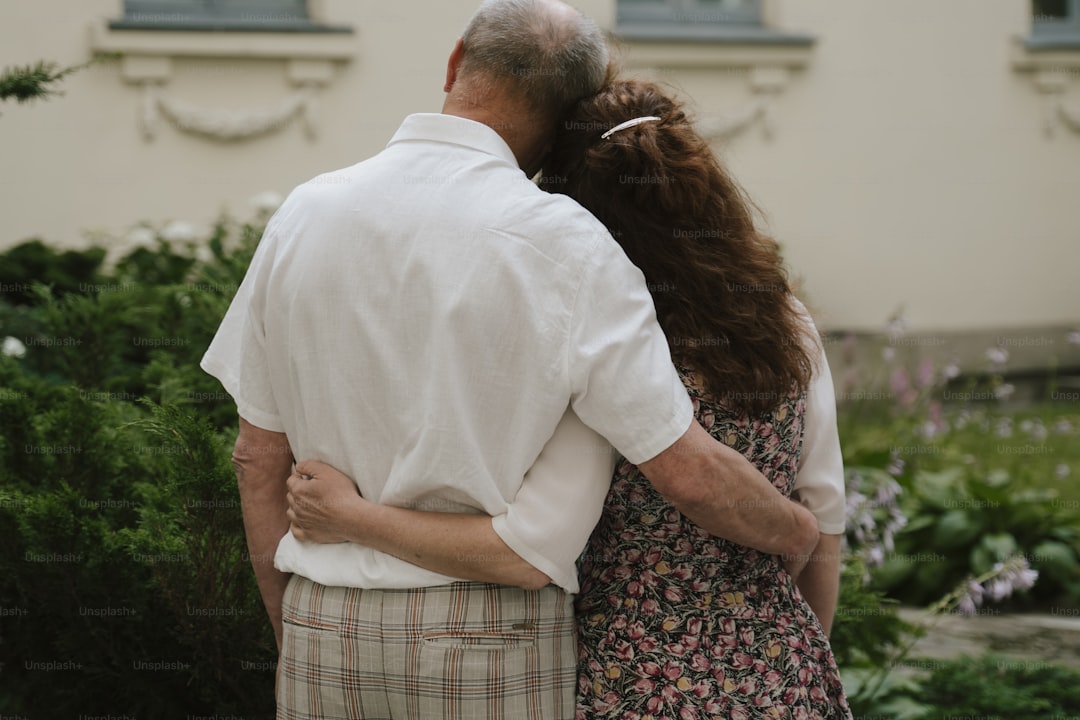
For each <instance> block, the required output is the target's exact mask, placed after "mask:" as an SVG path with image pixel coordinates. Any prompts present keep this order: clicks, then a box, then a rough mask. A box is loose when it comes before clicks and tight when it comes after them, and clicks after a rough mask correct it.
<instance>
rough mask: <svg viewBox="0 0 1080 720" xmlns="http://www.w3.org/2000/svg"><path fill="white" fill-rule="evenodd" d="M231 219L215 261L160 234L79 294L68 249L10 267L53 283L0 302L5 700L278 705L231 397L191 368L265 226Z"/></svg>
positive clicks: (109, 705)
mask: <svg viewBox="0 0 1080 720" xmlns="http://www.w3.org/2000/svg"><path fill="white" fill-rule="evenodd" d="M241 234H242V236H243V238H244V239H245V241H244V242H243V244H242V245H241V247H240V249H239V250H238V251H236V252H234V253H231V254H230V255H229V256H228V257H226V254H225V252H224V250H223V241H224V240H225V238H226V235H227V232H226V226H225V224H224V223H223V224H222V225H221V226H220V227H219V229H218V231H217V233H216V235H215V248H216V249H215V253H216V255H215V259H214V260H213V261H211V262H210V263H209V264H203V263H197V262H195V261H193V260H192V259H191V258H189V257H186V256H185V255H184V254H183V253H179V252H174V251H173V250H171V249H170V248H169V247H168V246H167V245H166V244H164V243H162V244H161V245H160V249H159V252H157V253H152V254H149V255H148V254H146V253H145V252H141V251H136V252H135V253H134V254H132V255H129V256H128V257H127V258H124V259H121V261H120V262H118V263H117V264H116V266H115V268H113V269H112V270H110V271H108V272H101V273H100V274H99V273H98V270H97V268H98V265H94V266H93V267H94V270H93V272H90V271H87V272H85V273H83V275H82V276H80V277H78V278H76V279H75V281H77V282H78V283H81V284H82V287H81V288H75V289H73V288H72V287H71V282H72V280H70V279H69V280H63V281H62V282H61V280H62V279H63V273H62V272H61V269H62V268H65V267H67V265H66V263H67V262H69V259H68V260H65V256H64V255H63V254H58V253H54V254H52V256H51V257H52V259H53V264H52V265H49V263H48V262H46V261H47V259H48V257H49V256H48V254H47V253H40V252H39V253H38V254H37V255H35V257H37V258H38V259H39V260H41V259H42V258H44V260H42V262H44V263H45V265H44V266H41V267H37V268H36V269H35V270H34V272H35V273H37V274H36V275H31V276H28V277H23V278H20V282H22V283H24V284H29V283H30V282H32V281H38V280H48V281H49V282H50V284H51V285H52V287H51V288H50V287H48V286H46V285H45V284H42V283H37V284H36V285H35V287H34V288H33V289H32V291H31V292H30V293H28V294H27V295H25V296H24V295H18V296H13V297H10V298H7V299H8V300H9V302H7V303H3V304H0V336H3V335H12V336H14V337H16V338H18V339H20V341H21V342H22V343H23V345H25V350H26V351H25V355H24V356H23V357H21V358H16V357H9V356H6V355H0V523H2V524H3V526H4V527H5V529H6V532H5V533H4V534H3V536H2V539H0V597H2V598H3V602H2V606H3V609H4V612H3V613H2V614H0V672H2V675H3V683H0V686H2V688H3V689H2V690H0V708H2V709H3V710H5V711H10V712H18V713H24V714H26V715H32V716H35V717H50V718H64V717H72V718H74V717H78V716H92V715H104V714H112V715H121V714H128V715H131V716H136V717H155V718H156V717H162V718H167V717H185V716H187V715H189V714H210V713H219V714H220V713H226V714H228V713H236V714H238V715H243V716H244V717H249V718H250V717H260V716H266V717H270V716H271V715H272V712H273V675H274V661H275V660H276V657H275V656H276V650H275V645H274V638H273V633H272V630H271V628H270V625H269V622H268V621H267V620H266V617H265V613H264V611H263V609H262V604H261V600H260V598H259V596H258V591H257V588H256V585H255V582H254V577H253V575H252V573H251V570H250V565H249V563H248V559H247V556H246V545H245V541H244V534H243V526H242V522H241V515H240V506H239V497H238V494H237V491H236V484H235V478H234V476H233V471H232V468H231V465H230V463H229V455H230V450H231V445H232V442H233V440H234V438H235V428H236V411H235V407H234V406H233V405H232V402H231V400H230V399H229V398H228V397H227V396H225V395H224V394H223V393H222V392H221V388H220V386H219V385H218V384H217V382H216V381H215V380H214V379H213V378H210V377H209V376H207V375H205V374H204V373H202V371H201V370H199V369H198V360H199V358H200V357H201V355H202V353H203V351H204V350H205V348H206V346H207V345H208V344H209V340H210V338H211V337H212V335H213V333H214V331H215V330H216V329H217V326H218V323H219V322H220V319H221V317H222V316H223V315H224V312H225V309H226V308H227V306H228V302H229V300H230V298H231V296H232V294H233V293H235V290H236V288H237V286H238V284H239V281H240V279H241V278H242V275H243V271H244V269H245V268H246V266H247V263H248V261H249V260H250V256H251V252H252V251H253V249H254V241H255V240H256V239H257V237H258V230H257V229H256V228H244V229H243V230H242V231H241ZM15 254H16V256H17V257H23V256H25V255H26V249H25V248H22V249H17V252H15ZM95 257H96V255H95ZM211 266H212V267H211ZM0 267H5V268H6V267H10V266H9V265H7V264H6V263H5V262H4V261H3V259H2V258H0ZM23 267H27V265H26V264H25V263H24V265H23ZM58 278H59V279H60V280H58ZM65 283H66V284H65ZM161 283H165V284H161ZM14 333H18V334H17V335H15V334H14ZM169 339H172V340H173V342H164V340H169ZM146 398H148V399H149V400H147V399H146Z"/></svg>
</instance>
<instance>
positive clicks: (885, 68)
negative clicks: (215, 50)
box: [0, 0, 1080, 331]
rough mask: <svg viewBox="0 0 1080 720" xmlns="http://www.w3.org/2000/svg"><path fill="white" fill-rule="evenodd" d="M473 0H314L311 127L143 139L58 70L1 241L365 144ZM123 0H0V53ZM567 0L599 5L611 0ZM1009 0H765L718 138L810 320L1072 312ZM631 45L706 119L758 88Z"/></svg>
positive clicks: (1024, 320) (240, 93) (72, 240)
mask: <svg viewBox="0 0 1080 720" xmlns="http://www.w3.org/2000/svg"><path fill="white" fill-rule="evenodd" d="M474 5H475V2H474V0H443V1H442V2H437V3H435V2H431V3H424V4H422V5H421V4H419V3H375V2H367V1H361V0H319V1H318V2H315V3H313V9H314V11H315V13H316V14H317V15H318V16H319V17H320V18H321V19H325V20H327V21H329V22H332V23H335V24H346V25H351V26H352V27H354V28H355V30H356V35H355V38H354V47H355V51H354V53H353V55H352V59H351V61H350V62H347V63H339V64H338V65H337V69H336V71H335V75H334V78H333V80H332V82H331V83H330V84H329V85H328V86H327V87H325V88H324V89H322V90H321V91H320V92H319V93H318V98H319V114H318V121H317V124H316V125H317V129H318V136H317V138H315V139H314V140H312V139H309V138H308V137H307V136H306V134H305V133H304V130H303V128H302V126H301V125H300V124H299V123H293V124H292V125H289V126H287V127H285V128H283V129H282V130H281V131H280V132H277V133H274V134H270V135H267V136H264V137H262V138H259V139H255V140H250V141H246V142H231V143H226V142H218V141H211V140H206V139H202V138H198V137H195V136H192V135H190V134H185V133H184V132H181V131H180V130H179V129H177V128H176V127H173V126H171V125H169V124H167V123H162V124H161V126H160V127H159V128H158V132H157V135H156V137H155V138H154V139H153V141H147V140H146V139H144V137H143V136H142V134H141V132H140V129H139V127H140V126H139V121H138V115H139V102H140V94H139V90H138V88H137V87H135V86H134V85H131V84H126V83H124V82H123V81H122V79H121V75H120V62H119V61H111V62H108V63H105V64H102V65H98V66H95V67H93V68H92V69H90V70H87V71H84V72H82V73H80V74H78V75H75V76H72V77H70V78H69V79H67V80H66V81H65V82H64V90H65V93H66V94H65V96H64V97H62V98H56V99H53V100H50V101H47V102H43V103H36V104H32V105H27V106H17V105H14V104H12V103H6V104H5V105H4V106H3V107H0V112H2V113H3V115H2V116H0V158H2V159H3V160H2V165H0V197H2V198H3V199H2V200H0V204H2V207H3V223H2V226H0V227H2V232H0V247H7V246H11V245H13V244H15V243H17V242H19V241H21V240H23V239H26V238H28V237H33V236H37V237H42V238H43V239H45V240H47V241H48V242H51V243H54V244H57V245H70V246H76V245H80V244H84V243H85V242H87V238H88V237H97V238H104V239H105V241H108V242H114V243H115V242H122V238H123V236H124V235H125V234H126V233H127V231H128V230H129V229H130V228H131V227H132V226H134V225H135V224H136V223H138V222H140V221H149V222H151V223H154V224H157V225H164V224H165V223H166V222H168V221H170V220H183V221H189V222H194V223H196V224H198V225H201V226H206V225H208V224H209V223H210V222H211V221H212V220H213V219H214V217H215V216H216V215H217V214H218V213H219V212H221V211H223V210H228V211H229V212H231V213H232V214H234V215H236V216H239V217H248V216H250V215H251V214H252V208H251V206H250V204H249V200H250V198H252V197H253V196H255V195H256V194H258V193H260V192H262V191H267V190H272V191H277V192H279V193H286V192H288V190H289V189H291V188H292V187H293V186H295V185H296V184H297V183H299V182H302V181H304V180H305V179H307V178H310V177H312V176H313V175H316V174H318V173H320V172H323V171H326V170H331V169H334V168H337V167H341V166H344V165H348V164H352V163H354V162H357V161H359V160H361V159H363V158H364V157H366V156H368V155H370V154H373V153H375V152H377V151H378V150H379V149H380V148H381V147H382V146H383V145H384V144H385V142H386V141H387V140H388V139H389V137H390V136H391V135H392V133H393V131H394V129H395V128H396V127H397V125H398V123H399V122H400V120H401V118H402V117H403V116H404V115H406V114H408V113H410V112H414V111H437V110H438V109H439V107H440V104H441V100H442V92H441V90H442V82H443V71H444V67H445V57H446V54H447V53H448V51H449V49H450V47H451V45H452V43H453V41H454V39H455V38H456V37H457V34H458V32H459V31H460V29H461V27H462V26H463V24H464V22H465V21H466V19H467V18H468V16H469V14H470V13H471V12H472V10H473V8H474ZM120 6H121V2H120V0H36V1H35V2H8V3H0V65H5V66H6V65H11V64H16V63H27V62H31V61H34V60H37V59H39V58H45V59H51V60H56V61H58V62H60V63H65V64H73V63H79V62H83V61H85V60H86V59H88V58H89V57H90V54H91V40H90V38H91V33H90V26H91V24H92V23H95V22H97V23H100V22H101V20H102V19H104V18H110V17H117V16H118V15H119V14H120ZM580 6H581V7H582V8H583V9H585V10H586V11H587V12H589V13H590V14H592V15H593V16H594V17H596V18H597V19H598V21H599V22H601V23H602V24H604V25H605V26H607V27H610V26H611V25H612V24H613V22H614V14H615V2H614V0H590V1H589V2H582V3H580ZM1029 12H1030V10H1029V5H1028V2H1026V0H999V1H995V2H992V3H987V2H983V1H981V0H951V1H950V2H948V3H942V2H940V0H905V2H902V3H884V2H866V0H774V1H773V2H771V3H769V5H768V14H769V18H770V21H771V23H772V24H773V25H774V26H776V27H779V28H782V29H784V30H790V31H797V32H804V33H808V34H811V35H813V36H815V37H816V38H817V43H816V45H815V47H814V48H813V49H812V51H811V52H810V54H809V59H808V60H807V61H806V63H805V67H803V68H802V69H798V70H795V71H793V72H792V73H791V74H790V78H789V80H788V82H787V83H786V85H785V87H784V89H783V91H782V92H780V93H778V94H776V96H775V97H774V99H773V100H772V102H771V109H770V113H771V119H772V127H773V133H772V135H771V137H767V136H766V134H765V133H764V131H763V129H762V126H761V124H760V123H754V124H751V125H750V126H748V127H747V128H746V129H744V130H743V131H742V132H740V133H738V134H735V135H733V136H731V137H730V138H728V139H726V140H725V139H718V140H717V143H716V145H717V148H718V149H719V150H720V151H721V152H722V155H723V157H724V158H725V159H726V161H727V162H728V163H730V165H731V167H732V168H733V169H734V171H735V173H736V175H737V176H738V177H739V178H740V179H741V180H742V182H743V183H744V185H745V186H746V188H747V189H748V191H749V192H750V193H751V195H752V196H753V197H754V198H755V199H756V200H757V201H758V203H759V204H760V205H761V206H762V207H763V209H764V210H765V212H766V215H767V219H768V223H769V227H770V229H771V231H772V232H773V233H774V234H775V236H776V237H777V238H778V239H779V240H780V241H781V242H782V243H783V244H784V247H785V252H786V255H787V257H788V259H789V263H790V266H791V268H792V271H793V274H794V275H796V276H798V277H799V278H801V279H802V281H803V286H804V290H805V294H806V295H807V296H808V297H809V299H810V300H811V302H812V303H813V305H814V306H815V307H816V309H817V310H818V311H819V315H820V317H821V318H822V320H823V322H824V324H825V325H827V326H829V327H834V328H840V327H843V328H862V329H871V328H877V327H879V326H880V325H881V324H882V323H883V322H884V320H885V318H886V317H887V316H888V315H889V314H890V313H891V312H892V311H893V310H894V309H896V308H897V307H898V306H900V305H903V306H905V308H906V314H907V317H908V320H909V324H910V326H911V327H912V328H914V329H922V330H926V331H935V330H948V329H971V328H997V327H1010V326H1016V327H1024V326H1040V327H1041V326H1046V325H1053V324H1058V325H1061V324H1070V323H1077V322H1080V282H1077V278H1076V273H1077V267H1080V263H1078V262H1077V261H1078V260H1080V249H1078V241H1080V212H1078V210H1077V205H1076V202H1075V198H1076V196H1077V192H1078V190H1080V133H1078V132H1076V131H1073V130H1070V129H1068V127H1066V125H1065V124H1064V123H1063V122H1060V121H1058V122H1056V123H1054V127H1055V128H1056V132H1055V133H1054V134H1053V135H1052V136H1051V135H1048V134H1047V133H1046V132H1045V131H1044V123H1045V120H1046V115H1045V108H1044V105H1043V103H1044V101H1047V100H1048V99H1049V98H1048V96H1044V95H1041V94H1040V93H1039V91H1038V90H1037V88H1036V86H1035V84H1034V83H1033V81H1032V74H1031V73H1029V72H1018V71H1016V70H1014V69H1013V67H1012V64H1011V60H1010V58H1011V52H1012V43H1013V41H1014V38H1016V37H1019V36H1022V35H1025V34H1026V33H1027V32H1028V25H1029V21H1028V14H1029ZM318 40H319V38H311V41H312V42H317V41H318ZM645 50H646V48H643V47H642V46H640V45H634V44H632V43H631V44H628V45H627V47H626V53H627V63H628V64H629V65H630V66H632V67H634V69H635V71H637V72H642V73H647V74H652V75H654V76H657V77H661V78H663V79H664V80H666V81H668V82H670V83H671V84H672V85H673V86H675V87H676V88H678V89H679V91H680V92H681V93H682V94H683V95H684V96H685V97H686V98H687V99H690V100H691V101H692V103H693V106H694V108H695V110H696V112H697V114H698V115H699V116H701V117H703V118H710V119H713V120H715V119H717V118H724V117H732V116H734V115H736V114H738V112H739V111H740V110H741V109H743V108H745V107H746V104H747V103H749V102H751V101H753V100H754V99H755V95H754V93H753V90H752V88H751V85H750V82H749V78H750V72H749V70H748V69H747V68H746V67H737V66H728V65H724V64H723V63H722V62H711V61H710V62H707V63H696V66H695V67H691V65H695V63H687V62H684V61H676V62H664V61H663V59H662V54H661V55H660V56H657V55H656V53H655V52H653V53H652V57H660V58H661V60H643V59H642V58H644V57H645V56H644V55H643V54H642V53H643V52H644V51H645ZM654 50H655V48H654ZM702 52H706V50H702ZM1078 55H1080V53H1078ZM1066 79H1067V80H1068V85H1067V87H1066V89H1065V90H1064V92H1063V93H1062V94H1061V95H1060V98H1062V99H1063V100H1064V101H1066V102H1069V103H1072V104H1073V105H1080V72H1077V71H1075V70H1070V71H1069V72H1068V73H1067V74H1066ZM295 91H296V88H295V87H293V86H291V85H290V84H289V81H288V79H287V77H286V61H285V60H283V59H273V60H259V59H244V58H229V59H216V58H212V57H202V58H178V59H175V60H174V63H173V71H172V74H171V77H170V79H169V82H168V83H167V85H165V86H163V88H162V90H161V92H162V93H163V94H166V95H169V96H170V97H175V98H178V99H182V100H185V101H188V102H190V103H193V104H195V105H199V106H204V107H218V108H224V109H242V108H253V107H267V106H271V105H273V104H274V103H276V102H279V101H280V100H282V99H283V98H285V97H287V96H288V95H289V94H290V93H292V92H295ZM1055 97H1058V96H1055Z"/></svg>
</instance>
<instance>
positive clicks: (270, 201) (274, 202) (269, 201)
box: [250, 190, 285, 215]
mask: <svg viewBox="0 0 1080 720" xmlns="http://www.w3.org/2000/svg"><path fill="white" fill-rule="evenodd" d="M250 202H251V204H252V205H254V206H255V209H256V210H258V211H259V212H260V213H263V214H266V215H270V214H272V213H273V212H274V211H275V210H277V209H278V208H279V207H281V203H283V202H285V198H283V197H281V193H277V192H274V191H273V190H267V191H266V192H261V193H259V194H258V195H256V196H255V197H253V198H251V200H250Z"/></svg>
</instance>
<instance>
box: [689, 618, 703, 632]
mask: <svg viewBox="0 0 1080 720" xmlns="http://www.w3.org/2000/svg"><path fill="white" fill-rule="evenodd" d="M701 626H702V622H701V618H690V619H689V620H687V621H686V632H688V633H693V634H694V635H700V634H701Z"/></svg>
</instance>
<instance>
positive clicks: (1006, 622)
mask: <svg viewBox="0 0 1080 720" xmlns="http://www.w3.org/2000/svg"><path fill="white" fill-rule="evenodd" d="M1072 610H1075V609H1072ZM1072 610H1068V611H1067V612H1069V613H1071V612H1072ZM982 612H983V613H986V610H983V611H982ZM900 615H901V617H903V618H904V619H905V620H907V621H908V622H911V623H913V624H917V623H918V622H919V621H921V620H922V619H923V618H924V617H925V612H924V611H922V610H919V609H911V608H904V609H902V610H901V611H900ZM986 653H990V654H993V655H997V656H1002V657H1007V658H1008V659H1009V661H1014V662H1016V663H1053V664H1055V665H1065V666H1067V667H1072V668H1078V669H1080V610H1075V614H1065V615H1059V614H1055V615H1029V614H1022V615H1009V614H1001V615H993V614H980V615H976V616H974V617H963V616H960V615H950V616H947V617H944V618H942V619H940V620H939V621H938V623H937V624H936V625H935V626H934V627H933V628H932V629H931V630H930V631H929V632H928V633H927V634H926V636H925V637H923V638H921V639H920V640H919V641H918V642H917V643H916V644H915V647H914V648H912V650H911V652H910V653H908V658H909V659H911V658H930V659H936V660H944V659H950V658H955V657H958V656H960V655H968V656H969V657H980V656H982V655H984V654H986ZM912 666H913V667H918V663H917V662H916V663H912Z"/></svg>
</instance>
